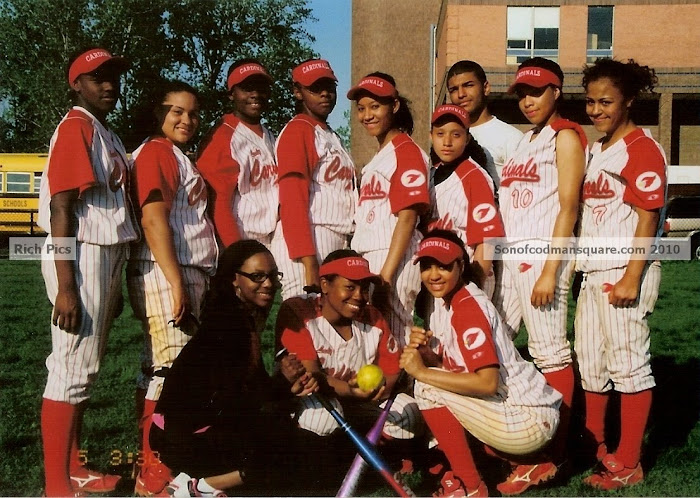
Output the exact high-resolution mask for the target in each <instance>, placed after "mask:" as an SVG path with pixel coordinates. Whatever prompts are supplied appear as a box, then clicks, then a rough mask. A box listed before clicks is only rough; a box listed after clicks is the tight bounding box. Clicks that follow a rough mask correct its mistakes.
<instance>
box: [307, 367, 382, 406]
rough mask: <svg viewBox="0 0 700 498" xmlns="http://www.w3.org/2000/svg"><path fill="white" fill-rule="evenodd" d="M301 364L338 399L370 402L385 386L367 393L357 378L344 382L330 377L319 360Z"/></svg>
mask: <svg viewBox="0 0 700 498" xmlns="http://www.w3.org/2000/svg"><path fill="white" fill-rule="evenodd" d="M301 363H302V364H303V365H304V367H305V368H306V370H307V371H308V372H311V374H312V375H313V376H314V377H316V378H317V379H319V380H320V384H321V385H324V384H326V385H327V386H328V387H329V388H330V389H331V390H332V391H333V392H334V393H335V395H336V397H338V398H341V399H347V400H350V399H356V400H370V399H373V398H374V397H375V396H376V395H377V393H378V391H382V392H383V389H384V386H382V387H380V388H379V390H374V391H371V392H365V391H363V390H362V389H360V388H359V387H357V381H356V380H355V377H353V378H352V379H350V380H349V381H344V380H340V379H336V378H335V377H333V376H331V375H328V374H327V373H326V371H325V370H323V368H322V367H321V364H320V363H319V362H318V359H315V360H302V361H301Z"/></svg>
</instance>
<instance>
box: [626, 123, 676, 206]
mask: <svg viewBox="0 0 700 498" xmlns="http://www.w3.org/2000/svg"><path fill="white" fill-rule="evenodd" d="M627 154H628V160H627V164H626V165H625V167H624V168H623V169H622V172H621V175H622V178H624V180H625V182H626V185H625V193H624V194H623V196H622V200H623V201H624V202H626V203H628V204H631V205H633V206H636V207H639V208H642V209H646V210H647V211H651V210H654V209H659V208H661V207H663V205H664V203H665V202H666V199H665V192H666V162H665V161H664V157H663V155H662V154H661V151H660V150H659V149H658V147H657V146H656V144H655V143H654V141H653V140H651V139H650V138H648V137H646V136H644V137H642V138H639V139H637V140H635V141H634V142H632V143H631V144H630V145H628V146H627Z"/></svg>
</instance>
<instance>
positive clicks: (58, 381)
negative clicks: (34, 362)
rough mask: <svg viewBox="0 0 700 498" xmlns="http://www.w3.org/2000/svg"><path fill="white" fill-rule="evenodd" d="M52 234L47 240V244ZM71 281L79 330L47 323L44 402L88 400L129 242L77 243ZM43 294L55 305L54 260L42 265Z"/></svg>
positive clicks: (119, 293) (107, 331) (100, 357)
mask: <svg viewBox="0 0 700 498" xmlns="http://www.w3.org/2000/svg"><path fill="white" fill-rule="evenodd" d="M50 239H51V236H49V237H47V238H46V242H47V243H49V242H50ZM75 248H76V260H75V262H74V268H75V280H76V283H77V285H78V290H79V293H80V304H81V310H80V311H81V321H80V330H79V331H78V332H76V333H74V334H70V333H68V332H66V331H64V330H61V329H60V328H58V327H57V326H55V325H53V324H51V354H50V355H49V356H48V358H47V359H46V368H47V369H48V371H49V375H48V379H47V381H46V388H45V390H44V398H46V399H51V400H54V401H63V402H66V403H70V404H72V405H76V404H78V403H81V402H82V401H85V400H86V399H88V398H89V397H90V395H89V388H90V386H91V385H92V384H93V383H94V382H95V379H96V378H97V373H98V371H99V369H100V362H101V360H102V357H103V356H104V352H105V348H106V347H107V337H108V335H109V329H110V327H111V326H112V321H113V320H114V314H115V312H116V309H117V304H118V302H119V296H121V292H122V269H123V267H124V261H125V260H126V255H127V250H128V244H118V245H112V246H98V245H94V244H86V243H83V242H76V247H75ZM41 273H42V275H43V276H44V282H45V284H46V294H47V295H48V297H49V300H50V301H51V304H54V303H55V302H56V295H57V294H58V278H57V276H56V265H55V263H54V261H53V260H50V259H45V260H43V261H42V262H41Z"/></svg>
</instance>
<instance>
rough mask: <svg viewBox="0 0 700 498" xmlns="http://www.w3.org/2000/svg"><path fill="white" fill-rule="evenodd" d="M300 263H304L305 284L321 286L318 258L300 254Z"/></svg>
mask: <svg viewBox="0 0 700 498" xmlns="http://www.w3.org/2000/svg"><path fill="white" fill-rule="evenodd" d="M300 259H301V264H302V265H304V279H305V281H306V284H305V287H306V286H311V285H316V286H318V287H320V286H321V277H319V276H318V258H317V257H316V256H315V255H313V256H302V257H301V258H300Z"/></svg>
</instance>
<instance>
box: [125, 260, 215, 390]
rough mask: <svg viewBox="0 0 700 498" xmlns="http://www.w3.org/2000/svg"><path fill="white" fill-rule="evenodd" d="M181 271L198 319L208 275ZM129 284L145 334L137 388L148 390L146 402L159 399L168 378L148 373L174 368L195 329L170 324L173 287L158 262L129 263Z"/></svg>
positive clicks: (186, 269) (190, 268)
mask: <svg viewBox="0 0 700 498" xmlns="http://www.w3.org/2000/svg"><path fill="white" fill-rule="evenodd" d="M180 270H181V271H182V275H183V278H184V281H185V284H186V285H187V295H188V296H189V298H190V305H191V310H192V314H193V315H194V316H195V317H196V318H197V319H198V320H199V317H200V313H201V311H202V306H203V304H204V296H205V294H206V292H207V289H208V287H209V276H208V275H207V274H206V273H205V272H203V271H202V270H201V269H199V268H196V267H193V266H182V267H180ZM126 281H127V287H128V289H129V300H130V302H131V307H132V309H133V310H134V316H135V317H136V319H138V320H139V321H140V322H141V328H142V330H143V333H144V349H143V351H142V354H141V363H142V368H141V372H140V373H139V377H138V380H137V385H138V387H140V388H142V389H147V391H146V399H149V400H153V401H156V400H158V399H159V398H160V392H161V390H162V388H163V383H164V381H165V378H164V377H161V376H157V375H149V374H147V373H146V372H148V371H149V370H150V368H151V367H152V368H153V371H155V372H157V371H158V370H160V369H162V368H164V367H168V368H169V367H171V366H172V364H173V361H175V358H177V355H178V354H180V351H182V348H184V347H185V344H187V343H188V342H189V340H190V339H191V338H192V335H193V334H194V333H195V332H196V330H195V329H193V328H191V329H187V330H184V329H182V328H180V327H175V326H174V325H173V324H172V323H168V322H169V320H171V319H172V318H173V305H174V303H173V299H172V291H171V290H172V287H171V285H170V283H169V282H168V280H167V279H166V278H165V275H164V274H163V271H162V270H161V268H160V266H158V264H157V263H156V262H154V261H129V265H128V267H127V278H126ZM188 325H190V326H193V325H194V324H191V323H190V324H188Z"/></svg>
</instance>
